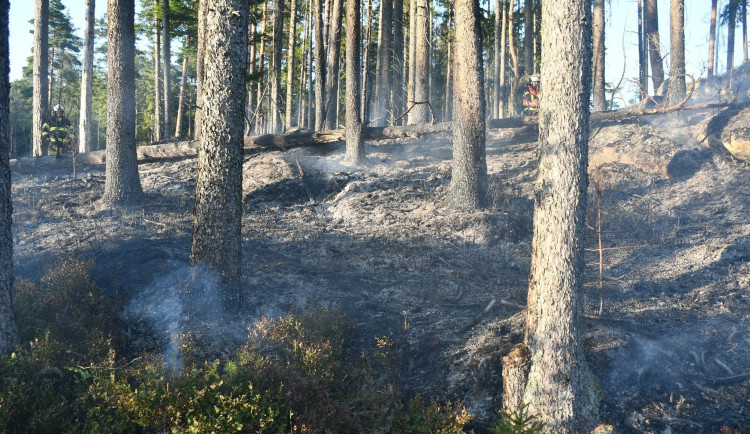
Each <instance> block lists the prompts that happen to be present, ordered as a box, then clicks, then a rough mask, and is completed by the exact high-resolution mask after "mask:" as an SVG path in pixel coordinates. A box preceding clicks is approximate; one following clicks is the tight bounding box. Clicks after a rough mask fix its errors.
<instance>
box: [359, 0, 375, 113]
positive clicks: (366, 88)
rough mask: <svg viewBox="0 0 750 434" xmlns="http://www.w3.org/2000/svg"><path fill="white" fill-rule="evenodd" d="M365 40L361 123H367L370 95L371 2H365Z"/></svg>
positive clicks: (369, 0) (368, 0)
mask: <svg viewBox="0 0 750 434" xmlns="http://www.w3.org/2000/svg"><path fill="white" fill-rule="evenodd" d="M366 28H367V39H366V40H365V55H364V64H363V65H362V96H361V98H362V100H361V102H362V110H361V113H360V116H361V119H362V122H363V123H367V120H368V115H369V113H370V111H369V110H368V108H369V104H368V96H369V95H370V93H371V91H370V87H371V83H372V81H371V80H370V45H372V0H367V27H366Z"/></svg>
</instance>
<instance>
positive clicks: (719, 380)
mask: <svg viewBox="0 0 750 434" xmlns="http://www.w3.org/2000/svg"><path fill="white" fill-rule="evenodd" d="M748 378H750V372H744V373H742V374H738V375H732V376H731V377H722V378H716V379H714V380H713V381H711V384H713V385H715V386H716V385H720V384H732V383H737V382H740V381H745V380H747V379H748Z"/></svg>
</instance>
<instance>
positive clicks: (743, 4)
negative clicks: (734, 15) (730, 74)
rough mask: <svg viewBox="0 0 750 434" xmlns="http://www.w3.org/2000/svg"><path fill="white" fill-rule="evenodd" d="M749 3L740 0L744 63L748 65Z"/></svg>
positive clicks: (745, 0)
mask: <svg viewBox="0 0 750 434" xmlns="http://www.w3.org/2000/svg"><path fill="white" fill-rule="evenodd" d="M747 1H748V0H740V20H741V21H742V62H743V63H747V61H748V58H747Z"/></svg>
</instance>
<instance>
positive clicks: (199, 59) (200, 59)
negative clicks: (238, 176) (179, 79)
mask: <svg viewBox="0 0 750 434" xmlns="http://www.w3.org/2000/svg"><path fill="white" fill-rule="evenodd" d="M206 39H207V38H206V2H205V1H204V0H200V1H199V2H198V55H197V56H196V60H195V81H196V90H195V103H196V104H195V105H196V106H198V107H197V108H196V110H195V118H194V119H193V121H194V124H195V126H194V128H193V135H194V137H193V138H194V139H195V140H200V139H201V124H202V123H203V121H202V117H203V80H204V76H205V73H204V67H203V66H204V56H205V53H206Z"/></svg>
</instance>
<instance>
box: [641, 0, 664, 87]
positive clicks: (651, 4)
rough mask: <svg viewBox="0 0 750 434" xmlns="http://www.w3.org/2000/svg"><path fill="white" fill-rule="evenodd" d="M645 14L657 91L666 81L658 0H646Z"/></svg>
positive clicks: (653, 80)
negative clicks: (662, 57)
mask: <svg viewBox="0 0 750 434" xmlns="http://www.w3.org/2000/svg"><path fill="white" fill-rule="evenodd" d="M645 14H646V19H645V20H644V25H645V28H644V30H645V32H646V42H647V45H648V53H649V61H650V62H651V83H652V84H653V85H654V93H656V92H657V90H658V89H659V88H660V87H661V85H662V83H663V82H664V66H663V64H662V59H661V44H660V43H659V11H658V8H657V4H656V0H646V10H645Z"/></svg>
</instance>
